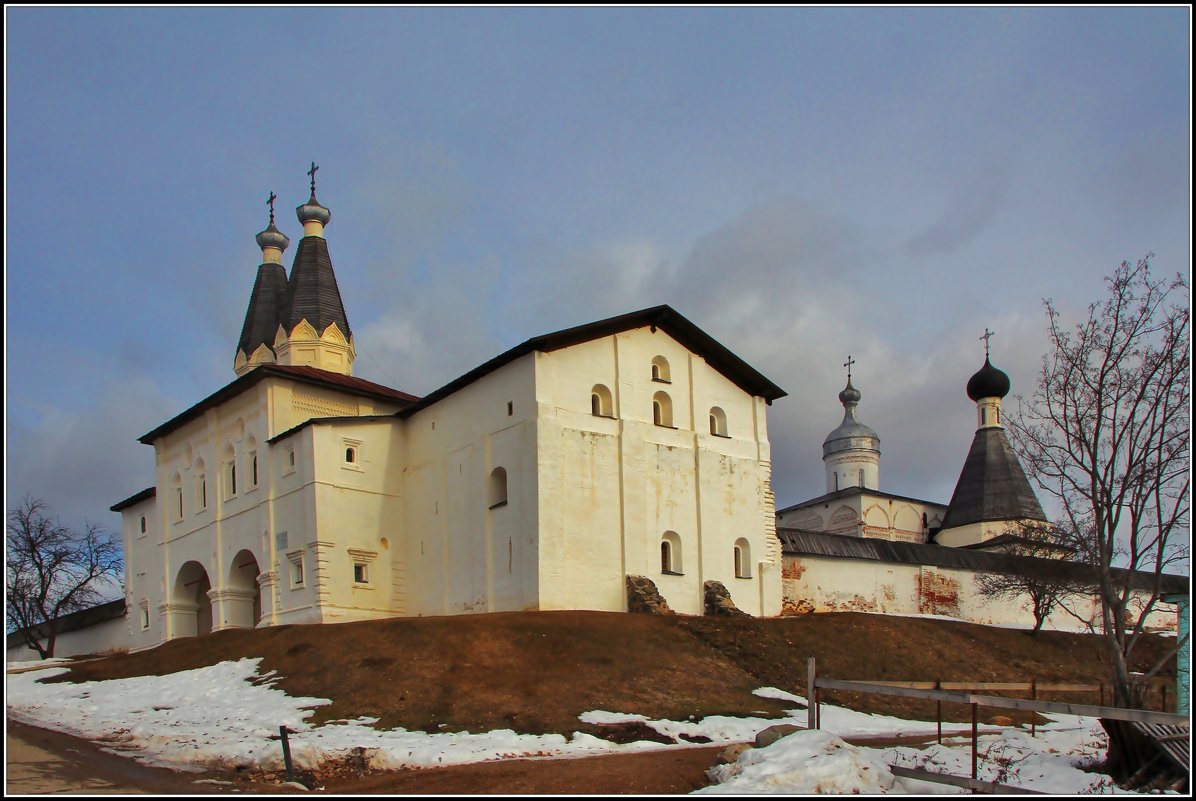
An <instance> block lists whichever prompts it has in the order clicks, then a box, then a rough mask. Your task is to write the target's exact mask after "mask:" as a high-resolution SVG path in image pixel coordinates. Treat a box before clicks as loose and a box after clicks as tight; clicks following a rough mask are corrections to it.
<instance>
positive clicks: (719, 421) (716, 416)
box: [710, 406, 727, 437]
mask: <svg viewBox="0 0 1196 801" xmlns="http://www.w3.org/2000/svg"><path fill="white" fill-rule="evenodd" d="M710 433H711V434H713V435H714V436H716V437H726V436H727V413H726V412H724V411H723V410H722V409H720V408H719V407H717V406H711V407H710Z"/></svg>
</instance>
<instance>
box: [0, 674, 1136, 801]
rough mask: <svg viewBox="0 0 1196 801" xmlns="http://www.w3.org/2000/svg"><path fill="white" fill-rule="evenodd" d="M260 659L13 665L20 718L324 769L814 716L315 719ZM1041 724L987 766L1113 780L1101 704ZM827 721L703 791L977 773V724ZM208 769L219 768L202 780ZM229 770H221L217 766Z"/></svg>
mask: <svg viewBox="0 0 1196 801" xmlns="http://www.w3.org/2000/svg"><path fill="white" fill-rule="evenodd" d="M260 662H261V659H258V658H246V659H240V660H238V661H235V662H234V661H228V662H221V663H220V664H217V665H212V666H209V667H204V668H198V669H195V670H185V671H181V672H178V673H170V674H167V675H164V676H135V677H132V678H128V679H114V680H110V681H98V682H78V683H74V682H69V681H63V682H55V683H46V682H44V681H42V680H43V679H46V678H51V677H53V676H56V675H61V674H63V673H66V672H68V670H67V668H65V667H62V665H61V662H60V661H56V660H50V661H49V662H41V663H38V666H37V667H36V668H34V669H32V670H28V668H29V667H31V666H30V665H29V664H28V663H18V664H19V665H20V667H18V665H17V664H14V665H10V668H9V669H10V671H12V670H14V669H26V672H18V673H14V672H9V673H8V675H7V676H6V679H7V682H6V687H7V691H8V692H7V694H6V695H7V698H6V704H7V710H6V711H7V714H8V716H9V717H11V718H12V719H14V720H18V721H22V722H25V723H29V724H32V725H36V726H40V727H42V728H48V729H54V730H57V731H64V732H67V733H68V734H72V735H75V736H77V737H83V738H86V739H92V740H101V739H102V740H103V741H104V742H105V745H106V747H107V748H109V749H114V750H115V751H116V753H119V754H122V755H124V756H130V757H133V758H135V759H137V760H139V761H141V762H145V763H148V764H151V765H158V766H162V767H168V768H172V769H174V770H204V769H205V768H210V767H212V766H225V767H226V768H229V767H232V766H238V765H249V766H254V767H256V768H259V769H263V770H272V771H280V770H282V768H283V764H282V754H281V749H280V748H279V745H278V742H277V740H275V739H272V737H276V736H277V735H276V732H277V731H278V729H277V727H278V726H286V727H287V728H288V729H289V730H290V733H289V736H288V739H289V743H290V750H291V754H292V757H293V759H294V761H295V765H296V766H297V767H300V768H307V769H312V768H315V767H317V766H318V765H319V764H320V763H321V762H323V761H325V760H328V759H337V758H344V757H347V756H348V755H349V754H350V753H351V752H352V750H353V749H355V748H363V749H365V752H364V753H365V756H366V758H367V759H368V764H369V766H370V767H371V768H374V769H379V770H398V769H403V768H413V767H414V768H425V767H437V766H442V765H450V764H462V763H470V762H484V761H490V760H496V759H517V758H527V757H584V756H595V755H599V754H604V753H626V752H628V751H644V750H660V749H662V748H673V747H679V748H691V747H693V743H692V741H687V740H684V739H681V738H682V736H683V735H684V736H685V737H690V738H694V737H706V738H708V739H709V741H710V742H711V743H715V744H724V745H727V744H731V743H736V742H748V743H751V742H753V741H754V739H755V737H756V734H757V733H759V732H760V731H762V730H764V729H766V728H768V727H770V726H774V725H777V724H790V725H795V726H801V727H804V726H805V725H806V706H807V705H806V702H805V699H804V698H802V697H801V696H798V695H794V694H792V693H789V692H786V691H784V690H779V689H777V688H775V687H761V688H759V689H757V690H755V691H754V694H755V695H757V696H761V697H765V698H779V699H781V700H784V701H789V702H791V704H792V706H793V708H792V709H790V711H789V712H788V714H787V715H786V716H785V717H782V718H779V719H768V718H754V717H743V718H737V717H729V716H726V715H710V716H707V717H705V718H702V719H701V720H685V721H673V720H654V719H650V718H647V717H645V716H643V715H637V714H635V713H634V712H625V711H624V712H612V711H606V710H593V711H590V712H585V713H583V714H581V715H579V716H578V719H579V721H581V722H584V723H594V724H602V723H622V722H628V721H638V722H641V723H643V724H644V725H645V726H647V727H648V728H651V729H653V730H655V731H656V732H658V733H660V734H664V735H667V736H669V737H671V738H673V741H674V745H671V746H670V745H662V744H661V743H659V742H650V741H637V742H631V743H613V742H610V741H607V740H604V739H601V738H598V737H595V736H593V735H590V734H586V733H584V732H574V733H573V734H572V736H571V737H569V738H566V737H564V736H563V735H561V734H519V733H516V732H514V731H512V730H510V729H500V730H496V731H490V732H451V733H450V732H439V733H427V732H423V731H408V730H407V729H403V728H394V729H378V728H375V726H374V724H375V723H377V719H376V718H357V719H354V720H341V721H330V722H328V723H326V724H324V725H322V726H313V725H312V724H310V723H309V722H307V720H306V719H307V718H309V717H310V716H311V715H312V713H313V710H314V709H315V708H316V707H319V706H322V705H324V704H328V703H331V701H329V700H328V699H323V698H303V697H294V696H288V695H287V694H286V693H284V692H283V691H282V690H279V689H278V688H276V687H274V686H273V685H274V683H275V682H276V681H277V679H278V677H277V676H276V675H274V671H270V672H268V673H261V671H260V670H259V667H258V666H259V663H260ZM1048 720H1049V722H1046V723H1042V724H1039V726H1038V729H1037V736H1036V737H1031V736H1030V735H1029V734H1028V733H1026V732H1024V731H1022V730H1021V729H1019V728H1016V727H1009V726H1005V727H997V726H990V725H987V724H986V725H984V726H983V727H982V728H981V732H982V736H980V737H979V739H978V741H977V751H978V754H979V760H978V765H977V777H978V778H979V779H981V780H982V781H999V782H1003V783H1006V784H1012V785H1015V786H1017V787H1022V788H1025V789H1027V790H1030V791H1037V792H1043V793H1052V794H1058V795H1079V794H1092V793H1101V792H1105V793H1107V792H1110V791H1111V790H1112V789H1113V788H1112V784H1111V781H1110V780H1109V777H1108V776H1107V775H1103V774H1100V773H1095V772H1089V771H1085V770H1083V769H1082V766H1083V765H1084V764H1092V763H1094V762H1099V761H1101V760H1103V758H1104V753H1105V749H1106V747H1107V743H1108V738H1107V735H1105V733H1104V730H1103V729H1102V728H1101V724H1100V721H1099V720H1097V719H1096V718H1085V717H1076V716H1073V715H1055V714H1051V715H1050V716H1049V719H1048ZM819 721H820V724H821V729H820V730H810V731H797V732H794V733H792V734H789V735H788V736H785V737H782V738H781V739H779V740H777V741H776V742H774V743H773V744H772V745H769V746H767V747H765V748H752V749H748V750H746V751H744V752H743V753H741V754H740V756H739V757H738V759H737V760H736V761H734V762H732V763H730V764H726V765H721V766H719V767H717V768H716V769H715V775H714V776H713V780H714V783H713V784H711V785H710V786H709V787H706V788H704V789H702V790H699V791H698V792H700V793H703V794H726V793H729V794H735V795H760V794H772V793H785V794H801V795H810V794H815V793H821V794H832V795H851V794H865V795H875V794H882V793H897V794H916V795H925V794H931V793H938V794H955V793H958V790H957V789H955V788H952V787H950V786H948V785H944V784H938V783H935V784H931V783H928V782H923V781H918V780H910V779H897V778H895V777H894V776H893V774H892V771H890V770H889V765H901V766H903V767H918V768H923V769H926V770H931V771H934V772H938V773H948V774H951V775H954V776H970V775H971V772H972V765H971V739H970V737H961V736H955V737H952V736H951V735H961V734H964V733H970V727H969V726H960V725H958V724H956V725H952V724H947V725H944V726H943V734H944V735H945V736H944V738H943V743H942V744H941V745H940V744H937V743H936V744H931V745H929V746H927V747H926V748H925V749H921V748H914V747H909V746H901V747H882V748H872V747H857V746H853V745H850V744H848V743H846V742H844V741H843V740H842V739H841V738H842V737H853V736H854V737H859V736H861V735H891V736H896V735H910V734H921V735H924V736H926V737H927V738H931V739H933V738H934V736H935V731H936V724H935V723H933V722H929V721H908V720H902V719H900V718H894V717H888V716H884V715H871V714H865V713H863V712H856V711H854V710H851V709H846V708H843V707H838V706H835V705H833V704H820V705H819ZM200 781H211V780H210V779H208V780H203V779H201V780H200ZM216 781H217V782H220V781H221V780H216Z"/></svg>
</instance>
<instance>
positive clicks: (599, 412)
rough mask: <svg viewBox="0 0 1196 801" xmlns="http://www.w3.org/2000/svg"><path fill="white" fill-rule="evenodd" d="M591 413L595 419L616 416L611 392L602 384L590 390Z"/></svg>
mask: <svg viewBox="0 0 1196 801" xmlns="http://www.w3.org/2000/svg"><path fill="white" fill-rule="evenodd" d="M590 412H591V413H593V415H594V416H595V417H614V416H615V412H614V403H613V402H612V399H611V394H610V390H609V389H607V388H606V387H605V386H603V385H602V384H595V385H594V388H593V389H591V390H590Z"/></svg>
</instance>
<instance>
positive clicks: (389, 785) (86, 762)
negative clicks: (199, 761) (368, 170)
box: [5, 720, 723, 795]
mask: <svg viewBox="0 0 1196 801" xmlns="http://www.w3.org/2000/svg"><path fill="white" fill-rule="evenodd" d="M722 748H723V746H703V747H700V748H682V749H667V750H664V749H662V750H657V751H646V752H639V753H632V754H608V755H604V756H598V757H587V758H576V759H521V760H507V761H503V762H484V763H477V764H471V765H454V766H451V767H445V768H429V769H425V770H402V771H388V772H384V773H371V774H367V775H365V776H338V777H335V778H331V777H330V778H328V779H326V780H324V781H322V782H321V783H320V785H319V786H320V787H321V789H322V790H323V791H324V792H327V793H336V794H357V793H374V794H387V793H392V794H404V795H407V794H410V795H417V794H418V795H464V794H468V795H472V794H487V793H492V794H512V795H513V794H532V793H538V794H566V795H584V794H621V795H628V794H674V793H688V792H690V791H692V790H696V789H698V788H699V787H704V786H706V784H707V781H706V769H707V768H709V767H711V766H713V765H714V764H715V763H716V762H717V760H718V754H719V752H720V751H721V750H722ZM6 763H7V764H6V770H5V793H6V795H12V794H47V793H71V794H87V795H93V794H118V795H129V794H153V795H179V794H187V795H194V794H199V793H226V792H230V791H233V790H236V791H239V792H250V793H254V792H258V793H294V792H302V791H301V790H295V789H293V788H290V787H286V786H285V785H279V784H277V783H274V782H260V781H259V782H251V781H248V780H247V779H246V778H245V777H241V776H237V775H231V774H230V775H224V774H219V773H211V772H208V773H180V772H177V771H172V770H166V769H164V768H152V767H148V766H145V765H142V764H140V763H138V762H135V761H133V760H132V759H129V758H127V757H122V756H118V755H116V754H112V753H109V752H107V751H104V750H103V749H102V748H101V747H100V746H98V745H97V744H95V743H92V742H89V741H87V740H81V739H79V738H77V737H71V736H70V735H67V734H61V733H59V732H54V731H49V730H47V729H39V728H37V727H35V726H27V725H25V724H22V723H16V722H14V721H11V720H10V721H8V737H7V753H6ZM197 782H198V783H197Z"/></svg>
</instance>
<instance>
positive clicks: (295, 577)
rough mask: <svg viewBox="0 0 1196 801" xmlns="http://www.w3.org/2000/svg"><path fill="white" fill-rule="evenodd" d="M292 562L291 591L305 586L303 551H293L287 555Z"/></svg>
mask: <svg viewBox="0 0 1196 801" xmlns="http://www.w3.org/2000/svg"><path fill="white" fill-rule="evenodd" d="M287 559H289V560H290V561H291V589H297V588H299V587H302V586H303V551H291V552H290V553H289V554H287Z"/></svg>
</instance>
